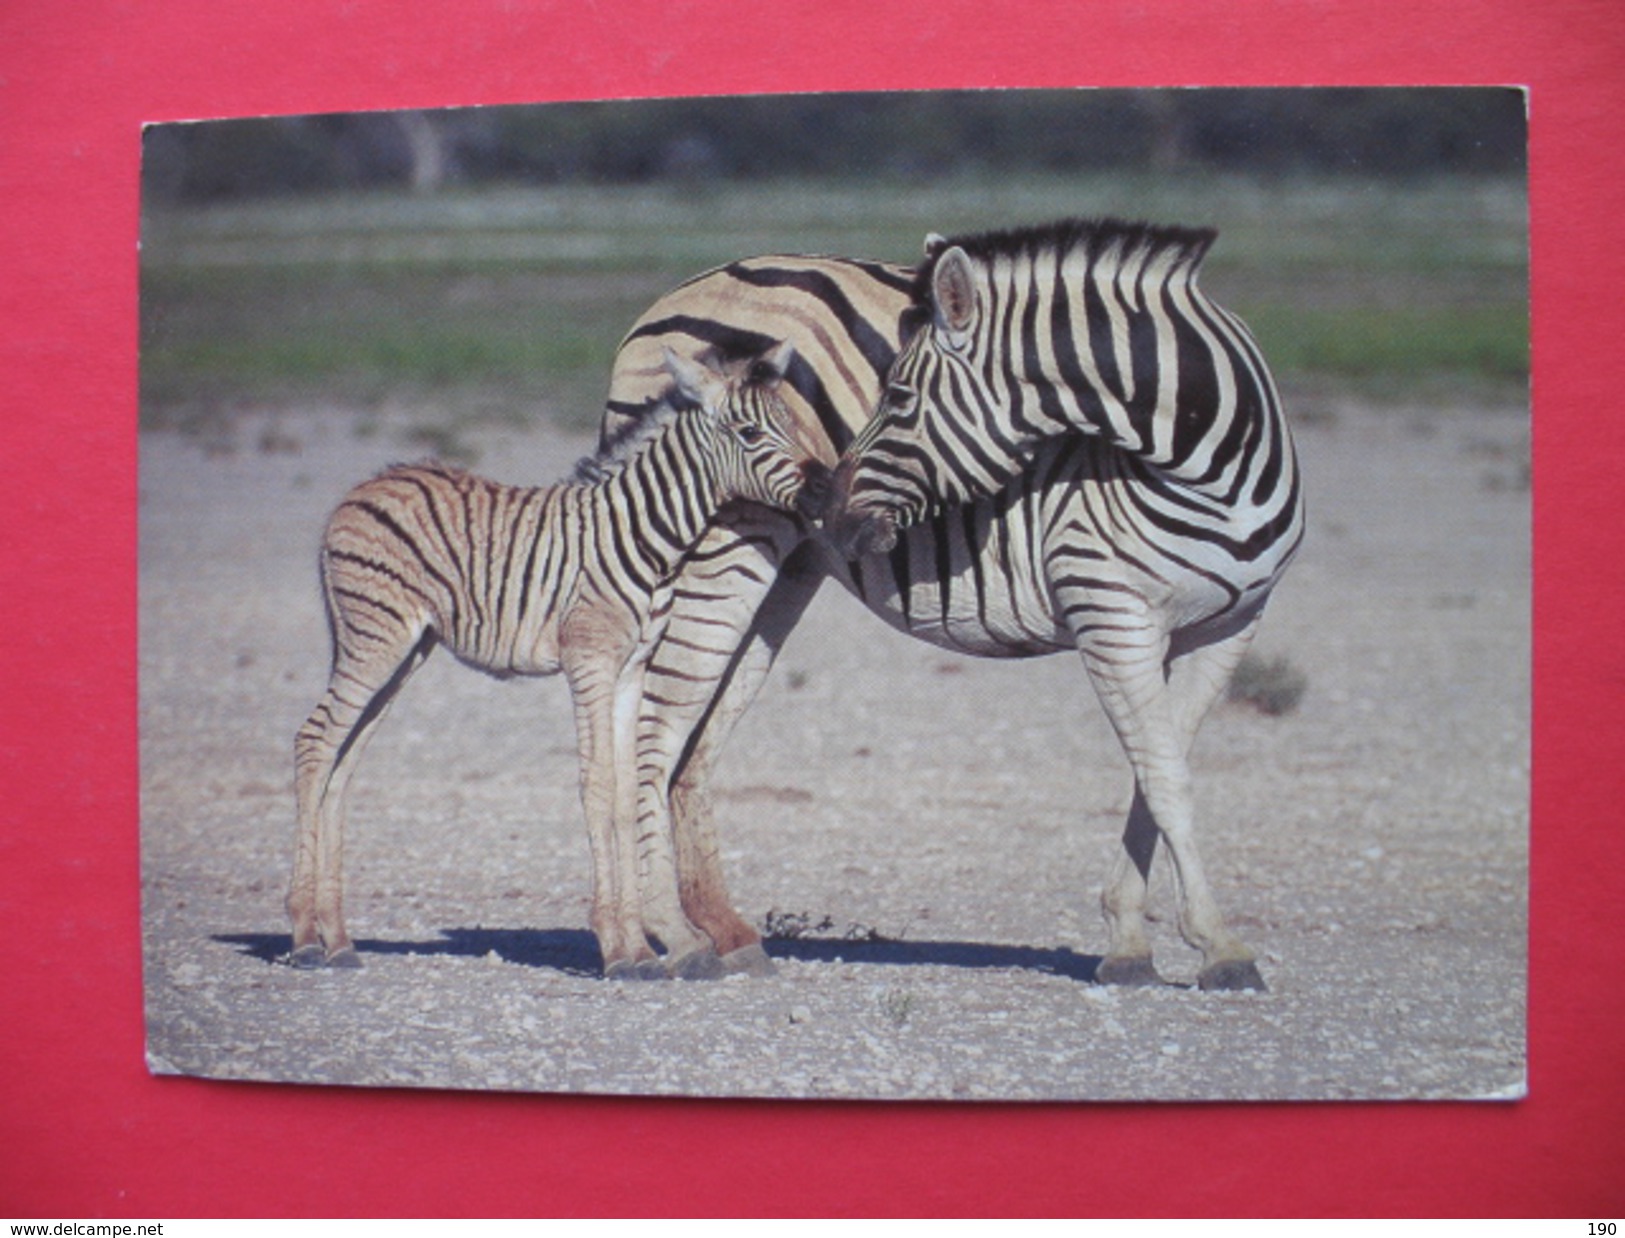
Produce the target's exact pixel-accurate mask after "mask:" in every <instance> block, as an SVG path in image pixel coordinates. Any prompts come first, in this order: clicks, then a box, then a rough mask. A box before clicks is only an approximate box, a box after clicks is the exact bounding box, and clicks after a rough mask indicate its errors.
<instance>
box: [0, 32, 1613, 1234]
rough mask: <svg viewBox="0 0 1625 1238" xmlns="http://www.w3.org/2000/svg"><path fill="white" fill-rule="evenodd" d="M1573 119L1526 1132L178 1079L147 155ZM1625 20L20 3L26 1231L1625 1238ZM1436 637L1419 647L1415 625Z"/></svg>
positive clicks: (5, 1132) (12, 622)
mask: <svg viewBox="0 0 1625 1238" xmlns="http://www.w3.org/2000/svg"><path fill="white" fill-rule="evenodd" d="M1306 83H1317V84H1348V85H1355V84H1399V83H1411V84H1455V83H1497V84H1501V83H1517V84H1527V85H1528V86H1529V87H1530V88H1531V92H1532V93H1531V103H1530V106H1531V116H1532V121H1531V133H1532V186H1533V204H1532V205H1533V236H1534V240H1533V244H1534V276H1533V304H1534V357H1535V393H1536V409H1537V413H1536V423H1535V426H1536V428H1535V444H1536V446H1535V509H1536V512H1535V514H1536V520H1535V529H1536V580H1535V585H1536V588H1535V597H1536V602H1535V620H1536V666H1535V671H1536V693H1535V702H1536V704H1535V782H1534V788H1535V791H1534V799H1535V802H1534V827H1533V828H1534V866H1533V925H1534V928H1533V941H1532V964H1531V966H1532V981H1531V989H1532V1000H1531V1018H1530V1050H1531V1054H1530V1056H1531V1064H1530V1087H1531V1094H1530V1097H1529V1099H1528V1100H1527V1101H1525V1102H1523V1103H1521V1104H1516V1105H1505V1104H1481V1105H1453V1104H1428V1105H1420V1104H1418V1105H1394V1104H1380V1105H1379V1104H1371V1105H1346V1104H1345V1105H1311V1104H1302V1105H1276V1106H1251V1107H1249V1106H1198V1105H1192V1106H1160V1107H1153V1106H1120V1105H1113V1106H1107V1105H1096V1106H1091V1105H1064V1106H1063V1105H1054V1106H1049V1105H1041V1106H1030V1107H1019V1106H1000V1105H992V1106H985V1107H984V1106H978V1107H965V1106H953V1105H900V1104H888V1105H858V1104H845V1105H843V1104H822V1103H800V1104H772V1103H759V1102H751V1103H727V1102H704V1101H692V1102H673V1101H660V1102H656V1101H617V1100H600V1099H583V1098H566V1097H525V1096H493V1095H462V1094H441V1093H409V1092H374V1091H345V1090H340V1089H315V1088H294V1087H271V1086H256V1085H232V1084H223V1083H210V1082H201V1081H195V1080H177V1079H161V1080H160V1079H153V1078H151V1077H149V1076H148V1074H147V1072H146V1068H145V1066H144V1064H143V1059H142V1028H141V990H140V985H141V980H140V967H139V962H140V959H139V943H140V939H139V920H138V911H139V907H138V889H137V876H136V867H137V766H136V670H135V657H134V651H135V642H136V628H135V613H136V611H135V589H136V539H135V512H136V483H135V476H136V473H135V459H136V435H135V425H136V276H137V254H136V238H137V234H138V216H137V189H138V184H137V176H138V170H139V153H140V145H139V135H140V125H141V123H142V122H143V121H149V120H173V119H182V118H195V117H208V116H219V115H243V114H254V113H268V112H281V113H290V112H313V111H344V110H352V109H368V108H396V107H419V106H436V105H445V104H452V103H460V104H475V103H489V104H495V103H511V102H535V101H541V100H549V99H573V98H593V97H617V96H638V95H662V94H695V93H707V94H711V93H732V92H746V91H783V90H804V89H889V88H924V87H945V86H1070V85H1162V84H1224V85H1242V84H1257V85H1268V84H1275V85H1301V84H1306ZM1622 86H1625V9H1622V8H1620V7H1618V6H1617V5H1616V4H1615V3H1614V0H1600V2H1597V3H1582V2H1579V0H1544V2H1543V3H1540V4H1530V3H1528V0H1481V2H1479V3H1467V2H1464V0H1429V2H1428V3H1424V4H1418V3H1408V2H1406V3H1401V2H1394V0H1318V2H1316V3H1293V2H1291V0H1232V2H1230V3H1223V4H1214V3H1200V2H1199V0H1184V2H1181V0H1105V2H1097V3H1091V4H1082V3H1071V4H1067V3H1056V2H1053V0H1042V2H1038V3H1026V4H1021V5H1014V4H1012V5H1009V6H1006V8H1005V9H1003V10H1001V9H1000V8H999V6H997V5H994V4H990V3H987V2H986V0H977V2H970V0H906V2H904V3H895V4H876V3H873V2H872V0H822V2H821V3H819V4H816V5H813V4H800V3H795V2H793V0H769V2H767V3H761V4H754V5H752V4H745V3H740V2H739V0H733V2H732V3H715V2H713V0H688V2H686V3H684V2H676V0H665V2H660V0H614V2H612V3H603V4H585V3H579V4H564V3H540V2H535V0H507V2H504V3H497V2H494V0H465V2H463V3H458V4H455V5H452V4H446V3H443V2H442V0H406V2H393V3H384V2H383V0H348V2H345V0H275V2H274V3H265V2H264V0H168V2H163V3H158V2H153V3H144V4H136V3H133V2H115V0H77V2H75V3H61V2H60V0H6V3H4V4H3V5H0V319H3V328H4V329H3V331H0V359H3V360H0V411H3V417H4V421H3V438H0V442H3V443H4V448H5V454H4V457H3V459H4V461H5V464H6V466H7V467H6V468H5V480H4V483H3V484H0V510H3V516H0V539H3V542H0V549H3V553H0V574H3V583H0V607H3V609H0V615H3V616H4V618H5V621H6V623H5V628H4V639H3V642H0V643H3V652H0V658H3V668H0V685H3V686H4V690H5V692H6V693H7V697H6V702H5V707H4V710H3V711H0V770H3V775H0V776H3V779H4V782H3V785H0V814H3V822H4V824H3V827H0V993H3V994H4V997H3V998H0V1001H3V1004H4V1009H5V1013H4V1016H3V1018H0V1215H11V1216H29V1215H35V1216H42V1217H43V1216H54V1217H91V1216H98V1215H112V1216H122V1217H126V1218H163V1217H171V1218H173V1217H185V1216H195V1215H250V1216H254V1215H263V1216H276V1215H298V1214H319V1215H338V1216H342V1215H350V1214H362V1215H372V1214H376V1215H400V1214H421V1215H439V1214H460V1213H466V1214H489V1215H501V1214H510V1213H521V1214H523V1213H528V1214H540V1215H581V1214H594V1213H619V1214H629V1215H636V1214H645V1213H647V1214H655V1215H672V1214H690V1213H695V1214H713V1213H722V1214H730V1213H747V1214H779V1213H791V1214H794V1213H801V1214H809V1213H810V1214H848V1213H866V1214H891V1213H907V1214H937V1213H951V1214H972V1215H974V1214H986V1213H1003V1214H1098V1215H1139V1214H1152V1215H1157V1214H1162V1215H1168V1214H1176V1215H1177V1214H1196V1215H1201V1214H1218V1215H1248V1214H1287V1215H1293V1214H1297V1215H1339V1214H1354V1215H1392V1214H1401V1215H1403V1214H1417V1215H1429V1214H1465V1215H1475V1214H1489V1215H1497V1214H1499V1215H1520V1214H1533V1215H1574V1216H1608V1215H1612V1216H1615V1217H1617V1216H1618V1215H1619V1214H1620V1212H1621V1211H1625V1169H1622V1168H1621V1166H1622V1165H1625V1106H1622V1101H1625V1088H1622V1086H1621V1085H1622V1082H1625V967H1622V964H1625V957H1622V951H1621V948H1620V936H1619V933H1618V931H1617V929H1616V927H1615V924H1614V923H1613V922H1612V920H1611V918H1610V917H1609V916H1608V914H1607V913H1608V912H1609V911H1611V910H1612V911H1618V910H1619V909H1620V908H1621V907H1622V900H1621V897H1620V892H1619V891H1620V883H1621V881H1622V880H1625V831H1622V830H1621V821H1620V816H1621V812H1620V806H1621V803H1622V800H1625V797H1622V796H1621V794H1620V792H1621V790H1622V786H1621V783H1622V779H1621V774H1620V764H1619V758H1620V756H1621V753H1620V744H1619V740H1618V736H1619V733H1620V732H1619V728H1618V727H1616V726H1614V725H1612V724H1613V721H1614V720H1613V717H1612V711H1613V709H1614V708H1617V707H1618V706H1619V703H1620V701H1621V697H1622V693H1625V645H1622V644H1620V643H1618V642H1617V641H1615V640H1613V639H1612V638H1613V637H1615V635H1616V634H1617V633H1618V631H1619V627H1620V623H1619V616H1620V613H1621V609H1622V603H1625V588H1622V578H1625V568H1622V563H1621V557H1620V554H1619V538H1618V537H1617V536H1616V535H1615V529H1616V528H1617V527H1618V523H1619V515H1620V508H1619V503H1620V500H1619V497H1618V496H1619V494H1620V488H1619V486H1620V480H1621V473H1622V471H1625V470H1622V468H1621V453H1622V449H1625V416H1622V412H1621V410H1620V408H1619V406H1618V404H1617V402H1616V400H1615V399H1611V398H1610V396H1611V393H1618V392H1619V391H1620V390H1621V389H1622V387H1625V382H1622V379H1625V365H1622V361H1621V353H1622V347H1621V344H1622V340H1625V330H1622V326H1625V323H1622V315H1621V312H1620V308H1619V306H1620V302H1621V287H1622V280H1621V276H1622V275H1625V271H1622V269H1621V260H1620V253H1621V251H1620V246H1619V242H1618V239H1617V233H1618V222H1617V221H1618V217H1619V206H1618V199H1619V196H1620V191H1621V189H1622V188H1625V182H1622V180H1621V159H1620V149H1619V147H1620V143H1619V139H1620V136H1621V134H1620V130H1621V125H1620V120H1619V118H1620V117H1621V115H1622V114H1625V89H1622ZM1396 638H1398V639H1402V638H1403V634H1402V633H1401V634H1396Z"/></svg>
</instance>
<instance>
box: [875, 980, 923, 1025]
mask: <svg viewBox="0 0 1625 1238" xmlns="http://www.w3.org/2000/svg"><path fill="white" fill-rule="evenodd" d="M914 1004H915V1003H914V993H913V991H912V990H910V989H897V988H892V989H887V990H885V991H884V992H883V993H881V995H880V1013H881V1014H883V1015H885V1016H886V1020H887V1022H889V1023H890V1024H892V1026H894V1027H902V1026H903V1025H904V1024H905V1023H907V1022H908V1017H909V1015H911V1014H912V1013H913V1012H914Z"/></svg>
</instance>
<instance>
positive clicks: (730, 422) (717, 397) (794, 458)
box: [665, 342, 830, 518]
mask: <svg viewBox="0 0 1625 1238" xmlns="http://www.w3.org/2000/svg"><path fill="white" fill-rule="evenodd" d="M794 359H795V349H794V347H792V346H791V345H790V344H789V343H787V342H786V343H780V344H777V345H775V346H773V347H772V348H769V349H768V350H767V351H766V352H764V353H762V354H760V355H759V356H756V357H750V358H746V359H745V360H743V361H735V362H728V363H723V362H720V361H717V360H716V359H714V358H711V357H706V358H703V359H699V360H696V359H694V358H690V357H684V356H682V355H680V354H678V353H676V352H673V351H672V350H671V349H669V348H668V349H666V350H665V365H666V370H667V372H668V373H669V374H670V375H671V376H672V379H673V381H674V382H675V384H676V389H677V392H678V394H679V395H681V396H682V397H683V399H684V400H685V401H687V402H689V403H692V404H693V405H695V406H696V407H697V409H698V410H699V411H698V413H697V414H696V415H697V416H699V417H701V418H702V419H703V421H702V424H703V425H704V426H705V427H706V429H707V433H706V435H705V437H704V439H703V443H704V447H703V450H704V452H705V453H706V456H707V464H708V465H709V467H710V469H711V470H712V472H713V473H714V475H715V478H716V484H717V497H718V498H719V499H722V500H727V499H746V500H750V501H752V502H757V503H763V504H766V505H767V506H769V507H776V508H779V509H781V510H783V511H793V512H799V513H800V514H802V515H803V516H806V517H808V518H814V517H816V516H818V515H820V514H821V513H822V511H823V508H824V506H825V504H826V502H827V501H828V493H829V478H830V470H829V469H828V468H827V467H826V466H825V465H824V464H823V463H822V462H821V461H820V460H819V459H818V455H817V452H816V450H815V448H814V447H813V446H812V445H811V444H810V443H808V442H806V441H805V436H804V435H801V434H800V433H798V431H797V426H796V421H795V418H794V417H793V416H792V415H791V414H790V411H789V409H788V408H787V407H786V405H785V402H784V398H783V396H782V395H781V393H780V386H781V384H782V383H783V381H784V376H785V373H786V371H787V370H788V369H789V367H790V363H791V362H792V361H793V360H794Z"/></svg>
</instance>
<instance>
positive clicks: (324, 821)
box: [287, 632, 434, 967]
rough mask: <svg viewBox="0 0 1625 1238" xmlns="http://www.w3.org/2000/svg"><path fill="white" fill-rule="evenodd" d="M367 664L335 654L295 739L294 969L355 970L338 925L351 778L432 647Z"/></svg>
mask: <svg viewBox="0 0 1625 1238" xmlns="http://www.w3.org/2000/svg"><path fill="white" fill-rule="evenodd" d="M412 640H413V641H414V642H415V643H410V644H407V645H405V650H404V652H402V651H400V650H395V651H393V652H391V653H390V654H388V655H386V656H381V657H374V658H373V659H371V660H370V661H369V662H367V663H364V664H363V663H358V662H357V660H356V659H354V658H352V657H349V656H346V655H345V654H344V653H342V652H341V653H340V654H339V655H338V657H337V658H336V659H335V662H334V667H333V673H332V675H331V676H330V677H329V680H328V685H327V691H326V692H325V693H323V695H322V699H321V700H320V701H319V702H318V703H317V705H316V708H315V709H314V710H312V711H311V714H310V717H309V718H307V719H306V720H305V724H304V725H303V726H301V727H300V728H299V733H298V735H297V736H295V738H294V791H295V798H296V800H297V802H298V807H299V830H298V837H297V839H296V841H295V844H294V864H293V882H292V884H291V886H290V887H289V890H288V898H287V909H288V918H289V920H290V921H291V923H292V925H293V948H292V952H291V953H290V954H289V956H288V959H289V962H291V963H292V964H293V965H294V966H295V967H321V966H323V965H326V966H328V967H360V966H361V959H360V957H359V956H358V955H357V954H356V951H355V944H354V943H353V942H352V941H351V940H350V934H349V931H348V930H347V929H346V928H345V926H344V822H345V798H346V795H347V793H348V790H349V786H350V779H351V777H352V776H353V775H354V774H355V771H356V767H357V766H358V765H359V763H360V760H361V753H362V751H363V750H364V749H365V748H366V745H367V741H368V740H369V739H370V738H371V737H372V735H373V733H374V732H375V731H376V729H377V725H378V723H379V722H380V721H381V720H382V719H383V717H384V715H385V714H386V713H387V712H388V710H389V704H390V702H391V701H392V700H393V699H394V697H395V694H396V693H397V692H399V691H400V690H401V687H402V686H403V685H404V684H405V683H406V681H407V680H408V679H409V678H411V676H412V673H413V672H414V671H415V670H417V668H418V667H419V666H421V665H422V664H423V660H424V659H425V658H426V657H428V656H429V651H430V650H431V649H432V648H433V647H434V635H433V633H432V632H421V633H413V634H412Z"/></svg>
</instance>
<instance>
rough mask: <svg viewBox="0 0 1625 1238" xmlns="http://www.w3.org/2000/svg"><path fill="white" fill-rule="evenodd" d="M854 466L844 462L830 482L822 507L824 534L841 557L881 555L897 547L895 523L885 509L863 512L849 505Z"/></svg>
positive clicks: (852, 463)
mask: <svg viewBox="0 0 1625 1238" xmlns="http://www.w3.org/2000/svg"><path fill="white" fill-rule="evenodd" d="M855 471H856V465H855V464H854V462H853V461H852V460H850V459H843V460H842V461H841V462H840V464H838V465H837V466H836V468H835V472H834V474H833V475H832V477H831V481H830V494H829V499H828V501H827V502H826V504H825V506H824V532H825V533H826V534H827V535H828V537H829V540H830V541H831V542H832V543H834V546H835V549H836V550H838V551H839V552H840V554H841V556H842V557H843V558H846V559H857V558H861V557H862V556H863V555H867V554H884V553H886V552H887V551H888V550H890V549H891V548H892V547H893V546H895V545H896V544H897V521H896V518H895V517H894V516H893V515H892V513H891V512H889V511H887V510H885V509H883V508H882V509H873V508H871V509H870V510H868V511H864V510H862V509H861V508H859V509H854V508H853V506H852V475H853V473H854V472H855Z"/></svg>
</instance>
